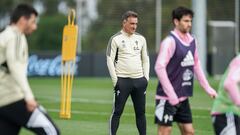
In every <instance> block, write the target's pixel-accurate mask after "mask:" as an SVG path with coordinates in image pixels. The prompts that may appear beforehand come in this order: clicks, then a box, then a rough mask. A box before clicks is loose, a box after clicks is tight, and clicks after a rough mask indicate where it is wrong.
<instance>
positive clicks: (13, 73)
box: [0, 25, 34, 107]
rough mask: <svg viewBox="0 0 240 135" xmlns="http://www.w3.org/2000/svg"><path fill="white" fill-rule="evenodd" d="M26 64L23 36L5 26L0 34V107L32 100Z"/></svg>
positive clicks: (14, 27) (25, 44) (17, 30)
mask: <svg viewBox="0 0 240 135" xmlns="http://www.w3.org/2000/svg"><path fill="white" fill-rule="evenodd" d="M4 63H5V64H4ZM3 64H4V65H7V67H6V66H4V65H3ZM27 64H28V44H27V40H26V37H25V35H24V34H23V33H21V32H20V31H19V29H18V28H17V27H16V26H14V25H10V26H7V27H6V29H5V30H4V31H3V32H1V33H0V78H1V79H0V107H1V106H4V105H8V104H11V103H13V102H16V101H18V100H21V99H26V100H28V99H33V98H34V96H33V93H32V91H31V88H30V86H29V83H28V80H27Z"/></svg>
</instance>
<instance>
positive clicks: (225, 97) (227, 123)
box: [211, 55, 240, 135]
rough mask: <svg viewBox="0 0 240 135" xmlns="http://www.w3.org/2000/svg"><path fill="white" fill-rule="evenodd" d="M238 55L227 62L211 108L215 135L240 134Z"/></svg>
mask: <svg viewBox="0 0 240 135" xmlns="http://www.w3.org/2000/svg"><path fill="white" fill-rule="evenodd" d="M239 85H240V55H238V56H236V57H235V58H234V59H233V60H232V61H231V63H230V64H229V67H228V69H227V70H226V72H225V74H224V76H223V78H222V80H221V82H220V85H219V89H218V97H217V98H216V99H215V101H214V103H213V108H212V112H211V114H212V122H213V127H214V131H215V134H216V135H240V88H239Z"/></svg>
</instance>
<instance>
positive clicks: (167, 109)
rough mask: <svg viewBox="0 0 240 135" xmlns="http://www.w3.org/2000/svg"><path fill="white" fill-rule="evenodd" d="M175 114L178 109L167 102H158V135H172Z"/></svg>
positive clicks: (156, 118)
mask: <svg viewBox="0 0 240 135" xmlns="http://www.w3.org/2000/svg"><path fill="white" fill-rule="evenodd" d="M175 114H176V108H175V107H173V106H172V105H171V104H170V103H169V102H168V101H167V100H164V99H160V100H159V99H157V100H156V110H155V123H156V124H158V135H170V134H171V132H172V123H173V117H174V115H175Z"/></svg>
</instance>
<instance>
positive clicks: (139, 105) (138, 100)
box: [131, 77, 148, 135]
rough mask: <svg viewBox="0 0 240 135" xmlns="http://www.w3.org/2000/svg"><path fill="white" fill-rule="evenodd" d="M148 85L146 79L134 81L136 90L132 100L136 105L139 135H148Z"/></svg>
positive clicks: (132, 94) (132, 93)
mask: <svg viewBox="0 0 240 135" xmlns="http://www.w3.org/2000/svg"><path fill="white" fill-rule="evenodd" d="M147 84H148V82H147V80H146V78H145V77H142V78H139V79H133V85H134V89H133V91H132V92H131V98H132V101H133V105H134V110H135V116H136V124H137V128H138V131H139V135H146V116H145V105H146V88H147Z"/></svg>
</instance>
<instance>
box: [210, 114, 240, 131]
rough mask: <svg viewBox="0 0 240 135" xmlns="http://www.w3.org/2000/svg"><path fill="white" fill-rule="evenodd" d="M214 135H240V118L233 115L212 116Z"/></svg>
mask: <svg viewBox="0 0 240 135" xmlns="http://www.w3.org/2000/svg"><path fill="white" fill-rule="evenodd" d="M212 123H213V127H214V131H215V134H216V135H240V118H239V116H237V115H234V114H233V113H226V114H218V115H212Z"/></svg>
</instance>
